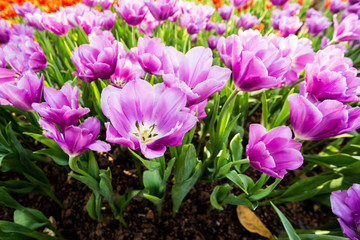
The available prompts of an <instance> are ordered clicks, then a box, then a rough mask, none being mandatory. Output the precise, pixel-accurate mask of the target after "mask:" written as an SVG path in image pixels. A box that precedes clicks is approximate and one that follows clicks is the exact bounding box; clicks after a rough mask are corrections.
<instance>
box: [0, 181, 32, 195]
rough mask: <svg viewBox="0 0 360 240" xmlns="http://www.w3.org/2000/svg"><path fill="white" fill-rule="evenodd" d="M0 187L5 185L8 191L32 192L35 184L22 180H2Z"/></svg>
mask: <svg viewBox="0 0 360 240" xmlns="http://www.w3.org/2000/svg"><path fill="white" fill-rule="evenodd" d="M0 187H4V188H5V190H6V191H10V192H16V193H30V192H32V191H33V190H34V188H35V186H34V184H32V183H29V182H27V181H22V180H9V181H4V182H0Z"/></svg>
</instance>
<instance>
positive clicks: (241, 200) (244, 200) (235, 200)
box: [224, 193, 258, 210]
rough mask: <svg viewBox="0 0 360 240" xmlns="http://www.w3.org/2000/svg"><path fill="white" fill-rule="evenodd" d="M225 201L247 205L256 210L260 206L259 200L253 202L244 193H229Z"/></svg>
mask: <svg viewBox="0 0 360 240" xmlns="http://www.w3.org/2000/svg"><path fill="white" fill-rule="evenodd" d="M224 203H227V204H231V205H245V206H248V207H249V208H251V209H252V210H255V209H256V208H257V206H258V203H257V202H251V201H250V200H249V199H248V198H246V197H245V196H244V195H243V194H242V195H240V196H235V195H234V194H233V193H232V194H230V195H228V196H227V197H226V198H225V199H224Z"/></svg>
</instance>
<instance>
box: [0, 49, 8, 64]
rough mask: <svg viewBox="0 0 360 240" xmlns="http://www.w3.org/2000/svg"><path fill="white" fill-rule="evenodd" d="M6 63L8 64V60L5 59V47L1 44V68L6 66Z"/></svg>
mask: <svg viewBox="0 0 360 240" xmlns="http://www.w3.org/2000/svg"><path fill="white" fill-rule="evenodd" d="M6 65H7V62H6V60H5V53H4V48H3V47H2V46H0V69H1V68H5V67H6Z"/></svg>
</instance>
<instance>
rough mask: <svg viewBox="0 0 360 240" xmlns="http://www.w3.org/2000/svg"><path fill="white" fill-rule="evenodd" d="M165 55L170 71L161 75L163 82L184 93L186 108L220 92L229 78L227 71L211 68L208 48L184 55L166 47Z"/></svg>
mask: <svg viewBox="0 0 360 240" xmlns="http://www.w3.org/2000/svg"><path fill="white" fill-rule="evenodd" d="M166 53H167V54H168V56H169V59H170V61H171V65H172V69H171V72H169V73H168V74H165V75H163V79H164V82H165V84H166V85H167V86H168V87H171V88H180V89H181V91H182V92H184V93H186V96H187V106H192V105H194V104H199V103H201V102H203V101H204V100H206V99H207V98H208V97H209V96H211V95H212V94H213V93H215V92H218V91H221V89H222V88H223V87H224V86H225V84H226V83H227V81H228V80H229V78H230V75H231V71H230V70H229V69H227V68H222V67H219V66H212V63H213V58H212V51H211V50H210V49H209V48H204V47H194V48H192V49H190V50H189V51H188V52H187V53H186V54H185V55H184V54H183V53H181V52H179V51H178V50H176V49H175V48H173V47H167V49H166Z"/></svg>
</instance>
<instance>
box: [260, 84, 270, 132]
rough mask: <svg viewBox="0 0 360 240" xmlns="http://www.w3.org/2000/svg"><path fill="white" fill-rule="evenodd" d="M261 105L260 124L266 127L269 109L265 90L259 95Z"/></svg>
mask: <svg viewBox="0 0 360 240" xmlns="http://www.w3.org/2000/svg"><path fill="white" fill-rule="evenodd" d="M261 106H262V116H261V124H262V125H263V126H264V127H265V128H267V127H268V119H269V109H268V104H267V102H266V90H264V91H263V93H262V96H261Z"/></svg>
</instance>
